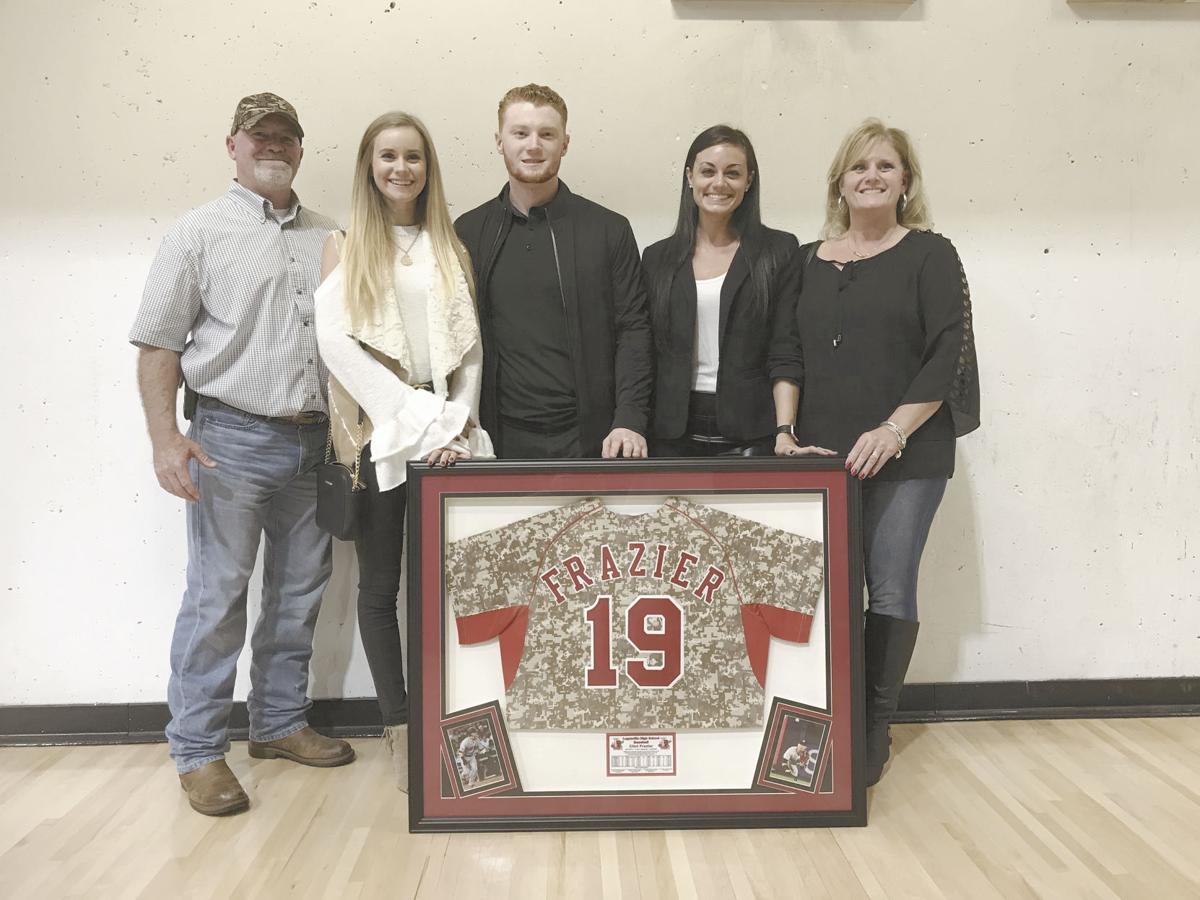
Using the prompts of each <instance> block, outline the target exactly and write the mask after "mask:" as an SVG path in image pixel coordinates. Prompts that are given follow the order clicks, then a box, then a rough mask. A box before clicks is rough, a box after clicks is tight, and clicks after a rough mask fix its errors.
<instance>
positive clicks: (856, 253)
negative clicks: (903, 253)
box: [846, 225, 896, 259]
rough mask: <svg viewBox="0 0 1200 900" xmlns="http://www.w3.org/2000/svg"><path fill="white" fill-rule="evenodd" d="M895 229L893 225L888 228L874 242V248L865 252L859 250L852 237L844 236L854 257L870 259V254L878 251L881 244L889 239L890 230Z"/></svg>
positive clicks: (872, 254)
mask: <svg viewBox="0 0 1200 900" xmlns="http://www.w3.org/2000/svg"><path fill="white" fill-rule="evenodd" d="M895 230H896V226H895V225H893V226H892V227H891V228H889V229H888V232H887V234H885V235H884V236H883V237H882V238H881V239H880V240H879V241H877V242H876V244H875V249H874V250H871V251H869V252H866V253H864V252H863V251H862V250H859V249H858V247H857V246H855V241H854V238H853V237H852V236H851V235H849V234H847V235H846V238H847V240H848V241H849V244H850V252H851V253H853V254H854V258H855V259H870V258H871V257H872V256H874V255H876V254H877V253H879V252H880V249H881V248H882V247H883V245H884V244H886V243H887V242H888V240H890V239H891V236H892V232H893V231H895Z"/></svg>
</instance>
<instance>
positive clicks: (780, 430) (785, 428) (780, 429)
mask: <svg viewBox="0 0 1200 900" xmlns="http://www.w3.org/2000/svg"><path fill="white" fill-rule="evenodd" d="M775 433H776V434H777V435H778V434H788V435H791V437H792V440H793V441H794V440H795V439H796V426H795V425H793V424H791V423H790V422H789V423H788V424H787V425H776V426H775Z"/></svg>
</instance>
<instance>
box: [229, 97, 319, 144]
mask: <svg viewBox="0 0 1200 900" xmlns="http://www.w3.org/2000/svg"><path fill="white" fill-rule="evenodd" d="M269 115H280V116H283V117H284V118H285V119H288V120H289V121H291V123H292V124H293V125H295V126H296V131H297V133H298V134H299V135H300V137H304V129H303V128H301V127H300V116H299V115H298V114H297V113H296V107H294V106H292V104H290V103H288V102H287V101H286V100H284V99H283V98H282V97H280V96H279V95H278V94H272V93H265V94H251V95H250V96H249V97H243V98H242V99H241V100H239V101H238V105H237V109H235V110H234V111H233V128H231V129H230V131H229V133H230V134H237V133H238V132H239V131H241V130H242V129H243V128H252V127H253V126H254V125H256V124H257V123H258V121H259V119H263V118H265V117H266V116H269Z"/></svg>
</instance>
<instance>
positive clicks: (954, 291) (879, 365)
mask: <svg viewBox="0 0 1200 900" xmlns="http://www.w3.org/2000/svg"><path fill="white" fill-rule="evenodd" d="M810 249H811V245H809V246H808V247H804V248H802V250H801V254H802V257H803V258H806V259H807V258H809V250H810ZM796 328H797V331H798V335H797V339H798V340H799V341H800V346H801V350H802V352H803V358H804V380H803V384H802V385H801V395H800V416H799V420H798V422H797V427H796V432H797V440H799V442H800V444H801V445H804V444H817V445H821V446H825V447H829V448H831V449H833V450H836V451H837V452H838V453H840V454H842V455H845V454H847V453H849V452H850V448H851V447H853V446H854V442H855V441H856V440H858V436H859V435H860V434H862V433H863V432H864V431H869V430H871V429H872V428H875V427H877V426H878V425H879V423H880V422H882V421H883V420H884V419H886V418H887V417H888V416H890V415H891V414H892V412H893V410H895V408H896V407H897V406H900V405H901V404H905V403H926V402H930V401H934V400H941V401H942V406H941V407H940V408H939V409H938V411H937V412H936V413H934V415H933V416H932V417H931V418H930V419H929V421H927V422H926V423H925V424H924V425H923V426H921V428H919V429H917V431H916V432H914V433H913V434H911V435H909V438H908V447H907V449H905V451H904V453H903V455H902V456H901V457H900V458H899V459H893V460H891V461H890V462H889V463H888V464H887V465H886V466H884V468H883V470H882V471H881V472H880V473H879V475H877V476H876V477H877V478H881V479H885V480H896V479H903V478H932V477H936V476H949V475H952V474H953V473H954V439H955V437H956V436H960V435H964V434H967V433H968V432H970V431H973V430H974V429H976V428H978V427H979V381H978V372H977V369H976V359H975V338H974V332H973V329H972V321H971V294H970V291H969V289H968V287H967V278H966V275H965V273H964V272H963V268H962V263H961V261H960V260H959V258H958V253H957V252H956V251H955V249H954V245H953V244H951V243H950V241H948V240H947V239H946V238H944V237H942V236H941V235H939V234H934V233H933V232H928V231H913V232H909V233H908V234H907V235H905V237H904V238H903V239H902V240H901V241H900V242H899V243H898V244H896V245H895V246H894V247H891V248H890V249H888V250H885V251H884V252H883V253H880V254H878V255H876V256H873V257H870V258H869V259H864V260H859V261H856V262H851V263H847V264H846V265H845V266H844V267H842V268H841V269H839V268H838V267H837V266H836V265H835V264H833V263H831V262H828V261H826V260H822V259H820V258H818V257H816V256H815V255H813V256H812V257H811V259H809V261H808V264H807V266H806V267H805V273H804V284H803V288H802V289H801V292H800V299H799V303H798V305H797V312H796Z"/></svg>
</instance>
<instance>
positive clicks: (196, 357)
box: [129, 94, 354, 815]
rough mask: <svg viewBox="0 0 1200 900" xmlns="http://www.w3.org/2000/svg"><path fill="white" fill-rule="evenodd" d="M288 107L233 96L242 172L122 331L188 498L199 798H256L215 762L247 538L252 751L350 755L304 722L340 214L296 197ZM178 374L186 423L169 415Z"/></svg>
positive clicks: (157, 461)
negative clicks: (323, 318) (321, 347)
mask: <svg viewBox="0 0 1200 900" xmlns="http://www.w3.org/2000/svg"><path fill="white" fill-rule="evenodd" d="M303 138H304V130H303V129H302V128H301V127H300V119H299V116H298V115H297V113H296V109H295V107H293V106H292V105H291V104H290V103H288V102H287V101H286V100H284V99H283V98H281V97H278V96H276V95H275V94H253V95H251V96H249V97H245V98H243V99H242V101H241V102H240V103H238V105H237V109H236V110H235V112H234V115H233V126H232V128H231V129H230V133H229V136H228V137H226V138H225V148H226V150H227V151H228V153H229V157H230V159H232V160H233V161H234V166H235V170H236V176H237V177H236V178H235V179H234V181H233V183H232V184H231V185H230V186H229V189H228V190H227V191H226V192H225V194H224V196H222V197H220V198H219V199H217V200H214V201H212V202H211V203H207V204H205V205H204V206H201V207H199V208H198V209H194V210H192V211H191V212H190V213H188V214H187V215H186V216H184V217H183V218H182V219H180V220H179V221H178V222H177V223H176V224H175V225H174V227H172V228H171V230H170V231H168V232H167V234H166V236H165V237H164V238H163V241H162V245H161V246H160V247H159V250H158V255H157V256H156V257H155V259H154V263H153V265H152V266H151V269H150V275H149V277H148V279H147V281H146V287H145V291H144V293H143V296H142V303H141V307H140V309H139V310H138V314H137V318H136V320H135V322H134V324H133V328H132V329H131V330H130V333H129V339H130V341H131V342H132V343H133V344H135V345H136V346H137V347H138V348H139V350H138V386H139V388H140V390H141V396H142V405H143V407H144V409H145V413H146V424H147V427H148V430H149V432H150V441H151V444H152V446H153V451H154V472H155V475H156V476H157V478H158V483H159V485H161V487H162V488H163V490H165V491H167V492H168V493H170V494H173V495H174V496H176V497H179V498H181V499H183V500H185V501H187V504H186V513H187V533H188V565H187V588H186V590H185V591H184V594H183V602H182V605H181V607H180V610H179V615H178V617H177V619H176V622H175V633H174V638H173V640H172V643H171V678H170V682H169V684H168V688H167V695H168V701H169V704H170V708H171V721H170V724H168V725H167V738H168V740H169V741H170V746H171V756H172V757H173V758H174V760H175V764H176V768H177V769H178V771H179V776H180V782H181V784H182V785H183V787H184V789H185V790H186V791H187V794H188V799H189V801H190V803H191V805H192V807H193V808H194V809H196V810H197V811H198V812H201V813H204V814H206V815H224V814H227V813H234V812H240V811H241V810H243V809H246V808H247V807H248V806H249V799H248V798H247V796H246V794H245V792H244V791H243V790H242V787H241V785H240V784H239V783H238V780H237V778H236V777H235V776H234V774H233V772H232V771H231V770H230V769H229V767H228V765H226V763H225V754H226V752H227V751H228V750H229V739H228V726H229V715H230V711H231V709H232V706H233V686H234V678H235V675H236V668H237V660H238V656H239V655H240V653H241V650H242V646H243V644H244V643H245V635H246V596H247V589H248V585H249V581H250V576H251V572H252V570H253V568H254V563H255V558H256V556H257V553H258V546H259V543H260V540H261V539H262V536H263V535H264V534H265V536H266V542H265V546H264V551H263V570H264V571H263V588H262V609H261V612H260V613H259V616H258V621H257V623H256V624H255V627H254V633H253V637H252V638H251V649H252V661H251V666H250V692H249V695H248V696H247V698H246V706H247V710H248V712H249V718H250V755H251V756H253V757H257V758H260V759H273V758H283V759H290V760H293V761H295V762H298V763H302V764H305V765H311V766H338V765H344V764H345V763H348V762H351V761H352V760H353V759H354V750H353V749H352V748H351V747H350V745H349V744H347V743H346V742H344V741H337V740H332V739H330V738H326V737H323V736H321V735H319V734H317V733H316V732H315V731H313V730H312V729H311V728H309V727H308V723H307V720H306V712H307V710H308V708H309V706H310V705H311V703H310V701H309V699H308V697H307V690H308V664H309V658H310V657H311V655H312V637H313V627H314V625H315V623H316V619H317V609H318V606H319V604H320V601H321V594H322V592H323V591H324V589H325V585H326V583H327V582H328V580H329V573H330V546H329V536H328V535H326V534H324V533H322V532H321V531H320V530H319V529H318V528H317V524H316V519H315V511H316V493H317V481H316V471H315V469H316V466H317V464H318V463H320V462H322V461H323V459H324V452H325V436H326V428H327V425H328V418H327V414H326V412H327V411H326V405H325V393H324V387H325V383H326V381H327V377H328V376H327V373H326V370H325V367H324V366H323V365H321V362H320V359H319V357H318V356H317V344H316V337H315V335H314V328H313V291H314V290H315V289H316V287H317V284H318V282H319V281H320V257H321V246H322V244H323V243H324V241H325V238H326V236H327V235H328V234H329V232H330V231H331V230H333V229H335V228H336V227H337V225H336V224H335V223H334V222H333V221H332V220H330V219H328V218H326V217H325V216H322V215H320V214H318V213H316V212H314V211H313V210H310V209H306V208H304V207H302V206H301V204H300V201H299V199H298V198H297V197H296V195H295V193H293V192H292V181H293V179H294V178H295V177H296V171H297V169H298V168H299V167H300V160H301V158H302V157H303V155H304V149H303V147H302V141H303ZM181 382H182V383H183V384H184V385H185V387H186V399H185V402H184V414H185V417H188V418H190V419H191V426H190V428H189V429H188V431H187V434H186V436H185V435H184V434H182V433H181V432H180V430H179V427H178V423H177V420H176V412H175V410H176V401H177V397H178V391H179V385H180V383H181Z"/></svg>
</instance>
